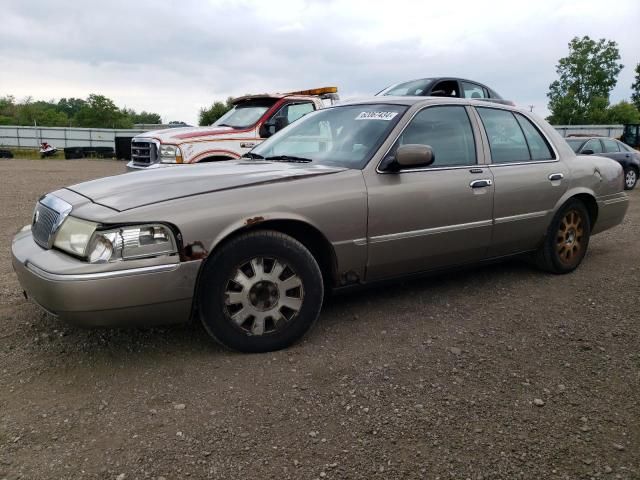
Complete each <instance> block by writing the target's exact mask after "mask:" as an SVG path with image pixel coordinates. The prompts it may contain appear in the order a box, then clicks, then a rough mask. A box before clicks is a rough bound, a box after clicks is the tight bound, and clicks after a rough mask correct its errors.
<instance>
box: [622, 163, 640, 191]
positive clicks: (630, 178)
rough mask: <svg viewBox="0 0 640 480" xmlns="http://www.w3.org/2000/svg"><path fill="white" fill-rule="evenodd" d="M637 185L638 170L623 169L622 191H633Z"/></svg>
mask: <svg viewBox="0 0 640 480" xmlns="http://www.w3.org/2000/svg"><path fill="white" fill-rule="evenodd" d="M637 184H638V170H636V169H635V168H633V167H626V168H625V169H624V189H625V190H633V189H634V188H636V185H637Z"/></svg>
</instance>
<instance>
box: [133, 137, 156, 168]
mask: <svg viewBox="0 0 640 480" xmlns="http://www.w3.org/2000/svg"><path fill="white" fill-rule="evenodd" d="M157 159H158V153H157V150H156V144H155V143H153V142H140V141H137V142H131V160H133V163H134V164H136V165H141V166H144V165H151V164H153V163H156V161H157Z"/></svg>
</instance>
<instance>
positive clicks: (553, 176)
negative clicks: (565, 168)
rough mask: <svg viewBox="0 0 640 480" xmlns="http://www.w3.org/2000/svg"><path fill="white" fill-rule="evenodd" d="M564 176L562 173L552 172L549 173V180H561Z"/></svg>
mask: <svg viewBox="0 0 640 480" xmlns="http://www.w3.org/2000/svg"><path fill="white" fill-rule="evenodd" d="M563 178H564V175H563V174H562V173H552V174H551V175H549V180H551V181H552V182H553V181H555V180H562V179H563Z"/></svg>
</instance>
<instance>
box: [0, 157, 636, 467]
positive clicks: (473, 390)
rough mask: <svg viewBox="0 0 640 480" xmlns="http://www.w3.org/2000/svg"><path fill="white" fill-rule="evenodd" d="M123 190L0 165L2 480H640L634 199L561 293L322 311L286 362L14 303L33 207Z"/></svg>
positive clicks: (481, 273) (67, 171)
mask: <svg viewBox="0 0 640 480" xmlns="http://www.w3.org/2000/svg"><path fill="white" fill-rule="evenodd" d="M123 171H124V165H123V164H122V163H117V162H111V161H73V162H70V161H25V160H22V161H0V186H1V190H0V200H1V201H2V210H1V217H0V218H1V219H0V225H1V228H0V274H1V278H0V298H1V304H0V321H1V323H2V329H1V330H0V412H1V415H0V479H2V478H7V479H14V478H24V479H40V478H55V479H64V478H73V479H75V478H101V479H102V478H104V479H114V480H115V479H117V480H123V479H136V478H140V479H143V478H154V479H157V480H161V479H163V478H164V479H166V480H169V479H182V478H187V477H188V478H212V479H218V478H220V479H222V478H257V479H268V478H273V479H287V478H295V479H298V478H303V479H307V478H308V479H314V478H319V479H320V478H326V479H330V478H340V479H343V478H349V479H356V478H361V479H374V478H381V479H388V478H403V479H405V478H407V479H411V478H428V479H438V478H440V479H474V480H476V479H480V478H483V479H519V478H527V479H556V478H557V479H582V478H585V479H587V478H623V479H632V478H635V479H637V478H640V405H639V394H640V351H639V349H638V346H639V344H640V342H639V340H638V339H639V334H640V325H639V320H640V315H639V314H638V305H637V304H638V293H639V292H640V287H639V283H640V246H639V245H640V243H639V242H638V238H639V237H640V192H638V191H636V192H634V193H633V194H632V202H631V206H630V209H629V213H628V215H627V218H626V220H625V222H624V224H623V225H622V226H619V227H617V228H615V229H613V230H611V231H609V232H605V233H603V234H601V235H598V236H596V237H594V238H593V239H592V243H591V246H590V249H589V253H588V255H587V258H586V259H585V261H584V263H583V265H582V266H581V267H580V268H579V269H578V270H577V271H576V272H575V273H573V274H571V275H567V276H552V275H547V274H542V273H539V272H537V271H534V270H532V269H530V268H529V267H528V266H526V265H525V264H523V263H521V262H519V261H511V262H507V263H502V264H499V265H494V266H489V267H484V268H477V269H473V270H468V271H464V272H457V273H451V274H446V275H440V276H438V277H435V278H430V279H425V280H418V281H411V282H406V283H403V284H398V285H394V286H391V287H385V288H377V289H373V290H368V291H365V292H360V293H356V294H351V295H344V296H340V297H337V298H334V299H333V300H332V301H331V302H330V303H329V305H327V306H326V307H325V308H324V310H323V313H322V316H321V319H320V322H319V323H318V326H317V327H316V328H315V330H314V331H313V332H312V333H311V334H310V335H309V336H308V337H307V338H306V339H305V340H304V341H303V342H302V343H300V344H298V345H296V346H294V347H293V348H290V349H288V350H285V351H280V352H276V353H271V354H261V355H242V354H236V353H230V352H227V351H224V350H222V349H221V348H219V347H218V346H217V345H216V344H215V343H214V342H212V341H210V340H209V339H208V338H207V336H206V334H205V333H204V331H203V329H202V328H201V327H200V326H198V325H189V326H178V327H168V328H159V329H139V330H82V329H78V328H75V327H71V326H68V325H64V324H61V323H59V322H58V321H56V320H54V319H52V318H50V317H48V316H47V315H45V314H43V313H41V312H40V311H39V310H38V308H37V307H35V306H33V305H31V304H30V303H28V302H26V301H25V300H24V299H23V297H22V295H21V290H20V287H19V285H18V282H17V280H16V277H15V275H14V274H13V272H12V270H11V265H10V239H11V237H12V235H13V234H14V233H15V231H16V230H17V229H18V228H19V227H20V226H22V225H23V224H26V223H28V222H29V219H30V215H31V212H32V209H33V205H34V202H35V201H36V199H37V198H38V197H39V196H40V195H41V194H42V193H45V192H47V191H50V190H53V189H55V188H58V187H61V186H63V185H65V184H70V183H73V182H77V181H80V180H83V179H89V178H94V177H99V176H104V175H108V174H114V173H120V172H123Z"/></svg>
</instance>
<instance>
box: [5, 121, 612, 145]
mask: <svg viewBox="0 0 640 480" xmlns="http://www.w3.org/2000/svg"><path fill="white" fill-rule="evenodd" d="M149 127H154V126H151V125H150V126H149ZM157 128H159V126H155V128H144V129H112V128H71V127H16V126H4V125H0V147H24V148H38V147H39V146H40V144H41V143H42V142H47V143H50V144H51V145H53V146H54V147H57V148H65V147H111V148H115V139H116V137H133V136H135V135H138V134H139V133H143V132H148V131H149V130H152V129H153V130H155V129H157ZM554 128H555V129H556V130H558V132H560V134H561V135H562V136H563V137H567V136H569V135H575V134H580V135H601V136H606V137H619V136H620V135H622V128H623V127H622V125H557V126H555V127H554Z"/></svg>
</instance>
